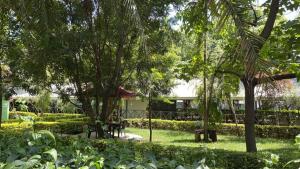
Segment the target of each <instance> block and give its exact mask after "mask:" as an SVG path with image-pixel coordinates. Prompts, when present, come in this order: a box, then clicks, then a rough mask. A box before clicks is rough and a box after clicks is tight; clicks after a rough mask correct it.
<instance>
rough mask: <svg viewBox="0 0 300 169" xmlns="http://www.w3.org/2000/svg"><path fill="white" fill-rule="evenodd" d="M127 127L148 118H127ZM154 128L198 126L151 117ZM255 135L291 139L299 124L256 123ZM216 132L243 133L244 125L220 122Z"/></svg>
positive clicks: (143, 124)
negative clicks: (274, 124) (275, 124)
mask: <svg viewBox="0 0 300 169" xmlns="http://www.w3.org/2000/svg"><path fill="white" fill-rule="evenodd" d="M127 121H128V126H129V127H136V128H148V123H149V122H148V119H127ZM152 127H153V128H154V129H166V130H179V131H187V132H194V131H195V129H197V128H199V127H200V124H199V122H196V121H174V120H159V119H152ZM255 130H256V136H258V137H268V138H280V139H293V138H295V136H296V135H298V134H299V133H300V126H273V125H256V126H255ZM217 132H218V133H221V134H230V135H244V133H245V127H244V125H243V124H238V126H237V127H236V125H235V124H232V123H221V124H220V125H218V127H217Z"/></svg>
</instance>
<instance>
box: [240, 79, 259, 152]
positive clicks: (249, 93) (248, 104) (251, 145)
mask: <svg viewBox="0 0 300 169" xmlns="http://www.w3.org/2000/svg"><path fill="white" fill-rule="evenodd" d="M243 84H244V87H245V139H246V149H247V152H257V148H256V141H255V110H254V102H255V97H254V88H255V85H254V83H253V81H247V80H245V81H243Z"/></svg>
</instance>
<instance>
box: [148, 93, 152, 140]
mask: <svg viewBox="0 0 300 169" xmlns="http://www.w3.org/2000/svg"><path fill="white" fill-rule="evenodd" d="M148 106H149V108H148V111H149V141H150V142H152V121H151V120H152V110H151V106H152V96H151V92H150V93H149V103H148Z"/></svg>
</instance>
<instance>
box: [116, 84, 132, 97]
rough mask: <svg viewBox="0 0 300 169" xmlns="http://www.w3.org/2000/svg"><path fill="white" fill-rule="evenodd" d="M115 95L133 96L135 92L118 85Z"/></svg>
mask: <svg viewBox="0 0 300 169" xmlns="http://www.w3.org/2000/svg"><path fill="white" fill-rule="evenodd" d="M117 96H118V97H122V98H128V97H134V96H136V94H135V93H134V92H132V91H129V90H126V89H124V88H123V87H121V86H119V88H118V91H117Z"/></svg>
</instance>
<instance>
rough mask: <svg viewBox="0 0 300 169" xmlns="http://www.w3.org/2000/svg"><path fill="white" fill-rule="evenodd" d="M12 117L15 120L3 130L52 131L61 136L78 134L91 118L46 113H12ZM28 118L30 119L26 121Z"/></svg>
mask: <svg viewBox="0 0 300 169" xmlns="http://www.w3.org/2000/svg"><path fill="white" fill-rule="evenodd" d="M10 117H11V118H15V119H10V120H8V121H6V122H4V123H3V125H2V126H3V128H2V129H34V130H50V131H53V132H56V133H60V134H78V133H82V132H83V128H84V126H85V125H87V124H88V123H90V118H88V117H86V116H84V115H82V114H64V113H60V114H52V113H44V114H43V115H42V116H37V115H36V114H34V113H30V112H11V113H10ZM26 117H30V119H29V120H26V119H27V118H26ZM2 129H1V130H2Z"/></svg>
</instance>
